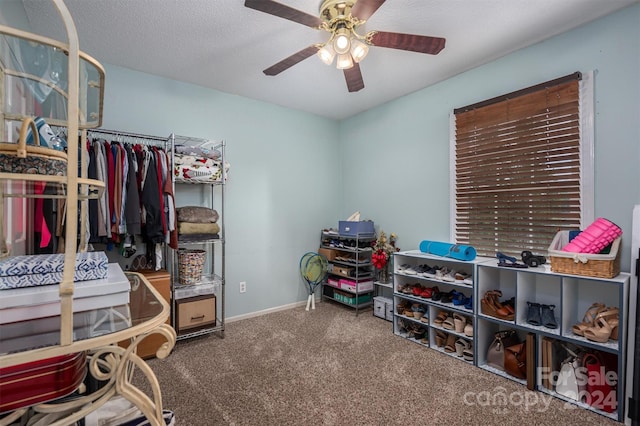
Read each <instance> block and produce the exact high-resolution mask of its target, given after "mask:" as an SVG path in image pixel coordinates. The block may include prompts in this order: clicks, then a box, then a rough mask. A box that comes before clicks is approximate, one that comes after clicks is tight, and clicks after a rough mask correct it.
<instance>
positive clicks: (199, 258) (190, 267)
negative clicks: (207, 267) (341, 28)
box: [178, 249, 207, 285]
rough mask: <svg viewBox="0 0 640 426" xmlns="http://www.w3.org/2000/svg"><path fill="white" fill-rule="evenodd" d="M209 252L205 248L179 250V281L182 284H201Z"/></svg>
mask: <svg viewBox="0 0 640 426" xmlns="http://www.w3.org/2000/svg"><path fill="white" fill-rule="evenodd" d="M206 255H207V252H206V251H205V250H188V249H180V250H178V282H179V283H180V284H181V285H193V284H199V283H200V282H201V281H202V270H203V269H204V260H205V258H206Z"/></svg>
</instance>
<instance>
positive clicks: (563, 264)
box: [549, 231, 622, 278]
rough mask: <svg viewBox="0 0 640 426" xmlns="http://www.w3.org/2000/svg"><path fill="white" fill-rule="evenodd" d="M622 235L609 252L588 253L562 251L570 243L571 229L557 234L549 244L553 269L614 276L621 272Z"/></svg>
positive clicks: (565, 272)
mask: <svg viewBox="0 0 640 426" xmlns="http://www.w3.org/2000/svg"><path fill="white" fill-rule="evenodd" d="M621 240H622V237H618V238H616V239H615V240H614V241H613V243H612V244H611V251H610V253H609V254H587V253H572V252H568V251H562V247H564V246H566V245H567V244H568V243H569V231H560V232H558V233H557V234H556V236H555V237H554V238H553V241H552V242H551V245H550V246H549V258H550V260H551V270H552V271H553V272H559V273H563V274H572V275H585V276H588V277H596V278H613V277H615V276H617V275H618V274H619V273H620V243H621Z"/></svg>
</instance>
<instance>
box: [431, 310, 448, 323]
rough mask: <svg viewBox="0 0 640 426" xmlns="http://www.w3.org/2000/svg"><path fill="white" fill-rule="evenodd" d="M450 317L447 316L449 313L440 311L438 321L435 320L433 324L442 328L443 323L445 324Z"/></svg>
mask: <svg viewBox="0 0 640 426" xmlns="http://www.w3.org/2000/svg"><path fill="white" fill-rule="evenodd" d="M448 316H449V315H448V314H447V312H445V311H440V312H438V316H437V317H436V319H434V320H433V323H434V324H435V325H440V326H442V323H443V322H444V320H446V319H447V317H448Z"/></svg>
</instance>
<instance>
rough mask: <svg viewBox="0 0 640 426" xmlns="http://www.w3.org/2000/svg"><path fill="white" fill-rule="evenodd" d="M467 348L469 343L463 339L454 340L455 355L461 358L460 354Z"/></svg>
mask: <svg viewBox="0 0 640 426" xmlns="http://www.w3.org/2000/svg"><path fill="white" fill-rule="evenodd" d="M468 346H469V342H467V341H466V340H464V339H458V340H456V355H458V356H459V357H461V358H462V354H463V352H464V350H465V349H467V347H468Z"/></svg>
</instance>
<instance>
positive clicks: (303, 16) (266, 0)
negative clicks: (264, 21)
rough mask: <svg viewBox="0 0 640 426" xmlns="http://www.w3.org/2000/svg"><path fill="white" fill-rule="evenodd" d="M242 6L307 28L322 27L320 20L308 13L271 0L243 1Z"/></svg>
mask: <svg viewBox="0 0 640 426" xmlns="http://www.w3.org/2000/svg"><path fill="white" fill-rule="evenodd" d="M244 5H245V6H246V7H248V8H250V9H255V10H259V11H260V12H264V13H269V14H271V15H274V16H278V17H280V18H284V19H288V20H290V21H293V22H297V23H299V24H302V25H306V26H308V27H312V28H317V27H319V26H320V25H322V20H320V18H318V17H317V16H313V15H309V14H308V13H305V12H302V11H300V10H298V9H294V8H292V7H289V6H287V5H284V4H281V3H278V2H275V1H272V0H245V2H244Z"/></svg>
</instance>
